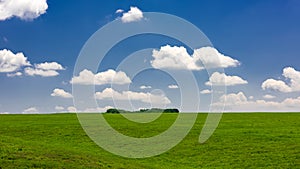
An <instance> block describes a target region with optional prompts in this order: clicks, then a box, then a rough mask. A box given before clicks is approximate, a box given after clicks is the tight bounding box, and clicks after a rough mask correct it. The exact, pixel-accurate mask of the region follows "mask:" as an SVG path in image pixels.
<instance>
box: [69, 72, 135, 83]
mask: <svg viewBox="0 0 300 169" xmlns="http://www.w3.org/2000/svg"><path fill="white" fill-rule="evenodd" d="M70 83H71V84H81V85H94V84H95V85H103V84H128V83H131V80H130V78H129V77H128V76H127V75H126V74H125V73H124V72H122V71H119V72H116V71H114V70H112V69H108V70H107V71H105V72H100V73H97V74H94V73H93V72H91V71H89V70H87V69H84V70H83V71H81V72H80V73H79V76H75V77H73V78H72V80H71V81H70Z"/></svg>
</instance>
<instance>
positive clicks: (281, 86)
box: [261, 67, 300, 93]
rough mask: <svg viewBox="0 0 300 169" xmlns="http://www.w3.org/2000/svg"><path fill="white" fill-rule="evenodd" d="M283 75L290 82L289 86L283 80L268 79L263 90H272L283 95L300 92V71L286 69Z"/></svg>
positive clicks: (263, 84)
mask: <svg viewBox="0 0 300 169" xmlns="http://www.w3.org/2000/svg"><path fill="white" fill-rule="evenodd" d="M282 75H283V76H284V77H285V78H287V79H288V80H289V81H290V83H289V84H287V83H286V82H284V81H282V80H275V79H267V80H265V81H264V82H263V83H262V85H261V87H262V89H263V90H267V89H271V90H275V91H279V92H283V93H288V92H298V91H300V71H297V70H295V69H294V68H292V67H286V68H284V69H283V73H282Z"/></svg>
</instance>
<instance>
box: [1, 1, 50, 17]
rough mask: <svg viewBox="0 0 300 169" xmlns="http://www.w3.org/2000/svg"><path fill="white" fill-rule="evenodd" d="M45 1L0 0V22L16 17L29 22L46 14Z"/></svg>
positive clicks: (46, 6)
mask: <svg viewBox="0 0 300 169" xmlns="http://www.w3.org/2000/svg"><path fill="white" fill-rule="evenodd" d="M47 9H48V5H47V1H46V0H2V1H0V21H3V20H6V19H9V18H12V17H18V18H20V19H23V20H31V19H35V18H37V17H39V16H40V15H42V14H44V13H46V10H47Z"/></svg>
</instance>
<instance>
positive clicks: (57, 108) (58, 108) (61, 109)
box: [55, 106, 65, 111]
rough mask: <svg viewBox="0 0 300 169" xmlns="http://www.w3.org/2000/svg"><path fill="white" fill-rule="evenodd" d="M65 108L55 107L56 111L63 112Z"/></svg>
mask: <svg viewBox="0 0 300 169" xmlns="http://www.w3.org/2000/svg"><path fill="white" fill-rule="evenodd" d="M64 109H65V108H64V107H63V106H55V110H57V111H63V110H64Z"/></svg>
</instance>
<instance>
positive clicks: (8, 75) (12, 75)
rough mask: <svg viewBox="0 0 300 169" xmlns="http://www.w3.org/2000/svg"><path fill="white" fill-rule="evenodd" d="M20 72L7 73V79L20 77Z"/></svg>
mask: <svg viewBox="0 0 300 169" xmlns="http://www.w3.org/2000/svg"><path fill="white" fill-rule="evenodd" d="M22 75H23V73H22V72H16V73H8V74H7V77H15V76H22Z"/></svg>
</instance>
